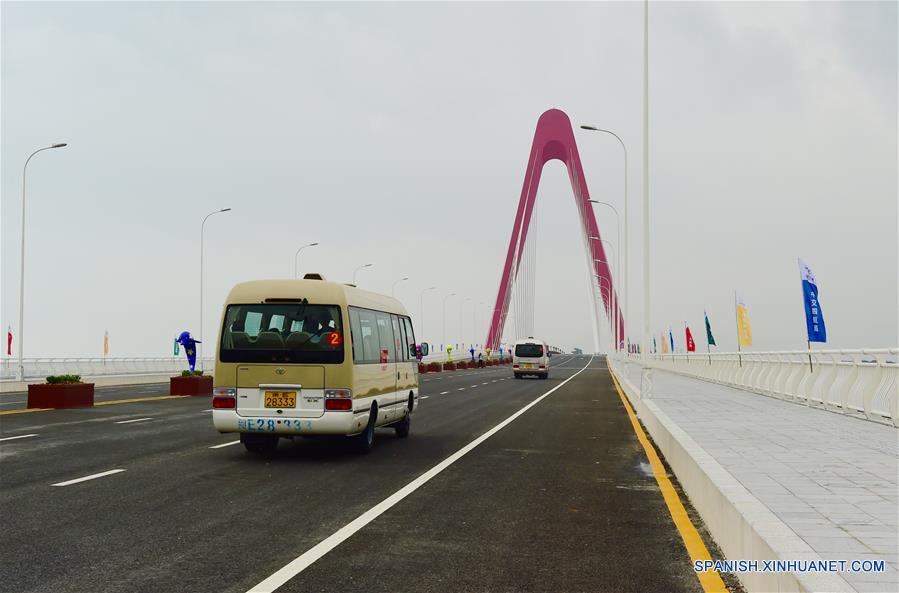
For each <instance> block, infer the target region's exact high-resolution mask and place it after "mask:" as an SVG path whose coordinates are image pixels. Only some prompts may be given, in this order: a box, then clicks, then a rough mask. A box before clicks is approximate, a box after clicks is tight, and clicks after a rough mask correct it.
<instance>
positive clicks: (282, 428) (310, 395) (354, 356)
mask: <svg viewBox="0 0 899 593" xmlns="http://www.w3.org/2000/svg"><path fill="white" fill-rule="evenodd" d="M422 348H423V349H424V352H423V354H424V355H427V345H426V344H423V345H422ZM416 354H417V351H416V343H415V333H414V331H413V328H412V320H411V319H410V318H409V315H408V314H407V312H406V310H405V309H404V308H403V306H402V304H400V302H399V301H397V300H396V299H394V298H391V297H388V296H384V295H380V294H376V293H373V292H368V291H365V290H361V289H359V288H356V287H355V286H352V285H348V284H340V283H337V282H328V281H326V280H325V279H324V278H322V277H321V276H320V275H319V274H306V276H304V278H303V279H301V280H260V281H253V282H243V283H241V284H238V285H236V286H235V287H234V288H232V289H231V292H230V293H229V294H228V297H227V300H226V302H225V306H224V310H223V313H222V331H221V341H220V343H219V347H218V352H217V355H216V365H215V382H216V387H215V388H214V390H213V405H212V407H213V412H212V418H213V423H214V424H215V427H216V428H217V429H218V430H219V432H222V433H226V432H237V433H240V440H241V442H242V443H243V444H244V446H245V447H246V448H247V450H248V451H250V452H253V453H269V452H272V451H274V450H275V448H276V447H277V446H278V440H279V438H281V437H288V438H292V437H294V436H297V435H303V436H305V435H346V436H351V437H352V438H353V439H354V442H355V445H356V446H357V447H358V449H359V450H360V451H363V452H364V451H368V450H370V449H371V448H372V446H373V444H374V430H375V427H381V426H389V427H392V428H393V429H394V430H395V431H396V435H397V436H398V437H400V438H404V437H407V436H408V435H409V431H410V428H411V422H412V411H413V410H414V409H415V407H416V405H417V404H418V401H419V400H418V396H419V394H418V364H417V362H418V361H417V358H416Z"/></svg>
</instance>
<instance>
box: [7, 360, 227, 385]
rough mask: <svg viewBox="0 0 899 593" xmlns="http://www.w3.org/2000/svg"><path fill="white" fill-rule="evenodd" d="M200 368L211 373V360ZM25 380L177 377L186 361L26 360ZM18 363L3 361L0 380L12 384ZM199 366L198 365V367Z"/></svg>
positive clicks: (184, 366) (212, 362)
mask: <svg viewBox="0 0 899 593" xmlns="http://www.w3.org/2000/svg"><path fill="white" fill-rule="evenodd" d="M203 360H204V368H205V369H207V370H210V371H211V370H212V368H213V366H214V365H215V359H214V358H204V359H203ZM23 363H24V367H25V380H26V381H29V380H35V379H43V378H44V377H47V376H49V375H81V376H82V377H104V376H113V375H157V374H165V373H180V372H181V371H185V370H187V359H186V358H185V357H183V356H181V357H175V356H167V357H160V358H145V357H133V358H119V357H116V358H113V357H107V358H103V357H99V358H26V359H24V360H23ZM18 366H19V365H18V360H16V359H13V358H8V359H4V360H3V362H2V364H0V380H3V381H15V380H16V379H17V375H18ZM198 366H199V365H198Z"/></svg>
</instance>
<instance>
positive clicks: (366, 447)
mask: <svg viewBox="0 0 899 593" xmlns="http://www.w3.org/2000/svg"><path fill="white" fill-rule="evenodd" d="M377 420H378V406H377V404H375V405H372V407H371V414H369V416H368V424H366V425H365V430H363V431H362V432H360V433H359V434H357V435H356V436H355V437H353V438H354V439H355V441H356V442H355V445H356V450H357V451H358V452H359V453H368V452H369V451H371V450H372V447H374V446H375V423H376V422H377Z"/></svg>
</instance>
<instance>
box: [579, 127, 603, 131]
mask: <svg viewBox="0 0 899 593" xmlns="http://www.w3.org/2000/svg"><path fill="white" fill-rule="evenodd" d="M581 129H582V130H590V131H591V132H598V131H599V128H597V127H596V126H581Z"/></svg>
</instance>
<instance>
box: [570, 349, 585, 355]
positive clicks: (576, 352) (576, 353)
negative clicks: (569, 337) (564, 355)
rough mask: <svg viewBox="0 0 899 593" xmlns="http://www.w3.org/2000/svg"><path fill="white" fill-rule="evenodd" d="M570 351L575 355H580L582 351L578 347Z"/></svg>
mask: <svg viewBox="0 0 899 593" xmlns="http://www.w3.org/2000/svg"><path fill="white" fill-rule="evenodd" d="M571 353H572V354H575V355H577V356H581V355H582V354H583V353H584V351H583V350H581V349H580V348H574V349H573V350H572V351H571Z"/></svg>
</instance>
